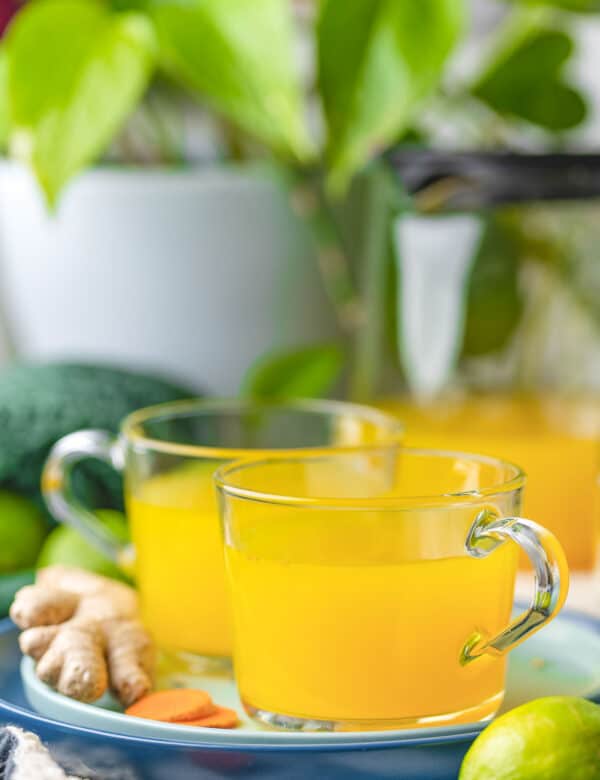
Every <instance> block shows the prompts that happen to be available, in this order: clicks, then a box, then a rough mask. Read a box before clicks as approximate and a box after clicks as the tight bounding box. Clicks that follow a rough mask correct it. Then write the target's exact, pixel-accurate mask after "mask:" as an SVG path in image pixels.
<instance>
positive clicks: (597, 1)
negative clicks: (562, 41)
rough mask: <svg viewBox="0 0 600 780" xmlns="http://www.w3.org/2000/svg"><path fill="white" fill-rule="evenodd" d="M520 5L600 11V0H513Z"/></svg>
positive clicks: (577, 11) (586, 11) (585, 11)
mask: <svg viewBox="0 0 600 780" xmlns="http://www.w3.org/2000/svg"><path fill="white" fill-rule="evenodd" d="M511 2H512V3H514V4H519V5H524V6H527V5H550V6H553V7H555V8H564V9H565V10H566V11H574V12H576V13H593V12H594V11H600V0H511Z"/></svg>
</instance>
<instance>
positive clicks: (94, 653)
mask: <svg viewBox="0 0 600 780" xmlns="http://www.w3.org/2000/svg"><path fill="white" fill-rule="evenodd" d="M10 616H11V618H12V619H13V621H14V622H15V623H16V624H17V626H19V628H21V629H23V632H22V633H21V635H20V637H19V645H20V647H21V650H22V651H23V653H25V654H26V655H29V656H31V657H32V658H33V659H34V660H35V661H36V664H37V666H36V673H37V676H38V677H39V678H40V680H42V681H43V682H45V683H47V684H48V685H51V686H52V687H53V688H56V690H57V691H59V692H60V693H63V694H64V695H65V696H70V697H71V698H73V699H78V700H79V701H84V702H91V701H95V700H96V699H98V698H99V697H100V696H102V694H103V693H105V691H106V690H107V688H108V687H109V686H110V688H111V689H112V690H113V691H114V692H115V693H116V695H117V696H118V698H119V699H120V701H121V702H122V704H123V705H124V706H125V707H129V706H130V705H131V704H133V703H134V702H136V701H137V700H138V699H140V698H141V697H142V696H145V695H146V694H147V693H148V692H149V691H150V690H151V689H152V680H151V675H152V669H153V665H154V648H153V645H152V642H151V640H150V637H149V636H148V634H147V633H146V631H145V630H144V628H143V626H142V625H141V623H140V622H139V613H138V601H137V594H136V592H135V591H134V590H133V588H130V587H129V586H128V585H125V584H123V583H120V582H116V581H115V580H110V579H108V578H106V577H101V576H100V575H98V574H92V573H91V572H88V571H84V570H83V569H76V568H70V567H67V566H49V567H48V568H46V569H41V570H40V571H38V573H37V577H36V582H35V585H27V586H26V587H24V588H21V590H19V591H18V593H17V594H16V596H15V599H14V601H13V604H12V606H11V608H10Z"/></svg>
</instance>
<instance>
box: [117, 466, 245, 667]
mask: <svg viewBox="0 0 600 780" xmlns="http://www.w3.org/2000/svg"><path fill="white" fill-rule="evenodd" d="M215 468H216V464H215V463H214V462H212V463H211V462H200V463H194V462H192V463H187V464H186V465H185V466H181V467H179V468H177V469H174V470H173V471H171V472H167V473H164V474H159V475H157V476H154V477H151V478H150V479H148V480H146V481H145V482H142V483H141V484H139V485H137V487H136V488H135V492H129V494H128V496H127V511H128V515H129V522H130V525H131V535H132V540H133V543H134V545H135V552H136V562H135V571H136V580H137V583H138V589H139V593H140V600H141V608H142V617H143V620H144V624H145V625H146V627H147V628H148V630H149V631H150V632H151V633H152V635H153V637H154V639H155V641H156V642H157V643H158V645H159V646H160V647H162V648H165V649H171V650H184V651H187V652H191V653H198V654H202V655H206V656H217V657H223V656H230V655H231V651H232V639H231V618H230V607H229V599H228V594H227V586H226V581H225V568H224V565H223V542H222V540H221V532H220V529H219V515H218V510H217V501H216V497H215V491H214V486H213V483H212V475H213V472H214V470H215Z"/></svg>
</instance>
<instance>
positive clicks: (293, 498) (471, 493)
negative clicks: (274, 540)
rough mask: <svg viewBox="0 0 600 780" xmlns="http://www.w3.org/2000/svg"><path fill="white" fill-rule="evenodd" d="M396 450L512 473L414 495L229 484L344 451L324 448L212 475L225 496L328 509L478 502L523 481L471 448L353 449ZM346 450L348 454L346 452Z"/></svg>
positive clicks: (239, 464)
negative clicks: (346, 494) (262, 470)
mask: <svg viewBox="0 0 600 780" xmlns="http://www.w3.org/2000/svg"><path fill="white" fill-rule="evenodd" d="M392 449H394V450H399V451H401V452H402V453H404V454H409V455H418V456H423V457H436V458H446V459H451V458H452V459H458V458H460V459H463V460H470V461H475V462H477V463H480V464H485V465H488V466H499V467H502V468H507V469H510V470H512V472H513V473H512V475H511V476H510V477H509V478H507V479H505V480H503V481H502V482H498V483H495V484H492V485H489V486H486V487H482V488H479V489H477V490H463V491H457V492H451V493H434V494H430V495H414V496H372V497H355V498H343V497H340V496H337V497H336V496H319V497H312V496H297V495H284V494H278V493H273V492H267V491H264V490H254V489H252V488H245V487H241V486H238V485H234V484H231V482H229V477H231V476H232V475H234V474H235V473H237V472H240V471H246V470H248V469H252V468H256V467H259V466H265V465H268V464H270V463H279V464H281V463H303V462H314V461H318V460H327V459H331V458H336V457H340V456H342V455H344V453H343V452H338V453H335V452H327V453H322V454H319V455H310V454H309V455H303V454H302V453H298V454H292V455H291V456H283V457H272V458H260V459H245V460H237V461H235V462H233V463H228V464H225V465H223V466H221V467H220V468H218V469H217V470H216V471H215V473H214V476H213V480H214V482H215V485H216V487H217V488H218V490H219V491H220V492H222V493H223V494H225V495H226V496H232V497H235V498H242V499H245V500H247V501H254V502H256V503H260V504H271V505H279V506H286V507H297V508H306V509H329V510H344V511H365V510H374V509H375V510H378V511H379V510H386V511H403V510H411V509H417V508H418V509H427V508H432V509H433V508H444V507H446V508H447V507H448V506H456V507H459V506H463V505H471V504H475V503H478V502H480V501H481V500H482V499H490V498H493V497H494V496H501V495H504V494H507V493H512V492H514V491H516V490H519V489H520V488H522V487H523V486H524V485H525V482H526V481H527V475H526V473H525V472H524V471H523V469H522V468H521V467H520V466H517V465H516V464H515V463H512V462H511V461H508V460H504V459H503V458H495V457H493V456H489V455H481V454H479V453H473V452H461V451H459V450H443V449H434V448H431V449H428V448H420V447H402V446H398V445H396V446H392V445H383V446H364V445H363V446H362V447H358V448H357V449H356V450H355V452H364V454H365V455H368V454H372V455H373V454H377V453H385V452H387V451H390V450H392ZM348 454H351V453H350V452H349V453H348Z"/></svg>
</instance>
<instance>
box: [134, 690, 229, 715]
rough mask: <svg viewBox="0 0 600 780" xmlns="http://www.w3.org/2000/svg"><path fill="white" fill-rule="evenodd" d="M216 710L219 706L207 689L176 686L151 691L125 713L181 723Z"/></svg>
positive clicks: (210, 713)
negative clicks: (167, 689)
mask: <svg viewBox="0 0 600 780" xmlns="http://www.w3.org/2000/svg"><path fill="white" fill-rule="evenodd" d="M216 710H217V707H216V706H215V705H214V703H213V700H212V699H211V697H210V696H209V695H208V693H206V691H200V690H197V689H195V688H174V689H173V690H169V691H156V693H149V694H148V695H147V696H144V697H142V698H141V699H140V700H139V701H137V702H136V703H135V704H133V705H132V706H131V707H128V708H127V709H126V710H125V713H126V714H127V715H133V716H134V717H136V718H146V719H148V720H160V721H164V722H166V723H181V722H182V721H191V720H198V719H200V718H206V717H208V716H210V715H212V714H213V713H214V712H216Z"/></svg>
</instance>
